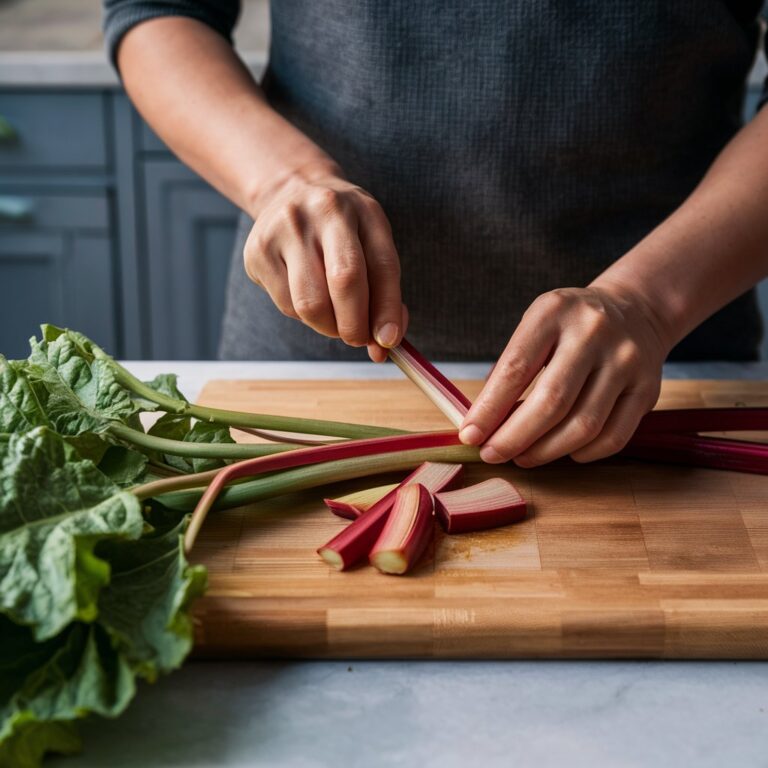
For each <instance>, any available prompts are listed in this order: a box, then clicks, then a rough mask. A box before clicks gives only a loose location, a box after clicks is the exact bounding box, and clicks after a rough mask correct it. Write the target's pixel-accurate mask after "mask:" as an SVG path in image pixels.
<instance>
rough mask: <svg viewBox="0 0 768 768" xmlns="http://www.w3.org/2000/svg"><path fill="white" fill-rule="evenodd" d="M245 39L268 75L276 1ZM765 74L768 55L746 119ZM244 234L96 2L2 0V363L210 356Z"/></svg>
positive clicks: (260, 8) (253, 21)
mask: <svg viewBox="0 0 768 768" xmlns="http://www.w3.org/2000/svg"><path fill="white" fill-rule="evenodd" d="M235 40H236V45H237V48H238V50H239V51H240V53H241V55H242V56H243V58H244V59H245V61H246V63H247V64H248V66H249V67H251V69H252V70H253V71H254V73H255V74H256V75H257V76H258V75H259V74H260V72H261V71H262V69H263V66H264V63H265V60H266V52H267V47H268V40H269V11H268V3H267V0H244V3H243V14H242V17H241V20H240V23H239V25H238V28H237V30H236V36H235ZM765 75H766V64H765V60H764V57H763V56H762V54H761V55H760V57H759V59H758V61H757V62H756V65H755V69H754V71H753V73H752V76H751V77H750V84H749V89H748V93H747V98H746V101H745V108H744V113H745V117H746V118H749V117H750V116H751V115H753V114H754V110H755V104H756V101H757V97H758V93H759V90H760V83H761V82H762V80H763V78H764V77H765ZM236 223H237V211H236V209H235V207H234V206H233V205H232V204H231V203H229V202H227V201H226V200H225V199H224V198H222V197H221V196H220V195H219V194H218V193H217V192H215V191H214V190H212V189H211V188H210V187H209V186H208V185H207V184H205V182H203V181H202V180H201V179H199V178H198V177H197V176H195V175H194V174H193V173H192V172H191V171H189V170H188V169H187V168H185V167H184V166H183V165H182V164H181V163H180V162H178V161H177V160H176V159H175V158H174V157H173V155H172V154H171V153H170V152H169V151H168V149H167V148H166V147H165V146H164V144H163V143H162V142H161V141H160V140H159V139H158V138H157V136H155V135H154V133H153V132H152V131H151V130H150V129H149V128H148V127H147V126H146V124H145V123H144V122H143V121H142V120H141V118H140V117H139V116H138V114H137V113H136V111H135V110H134V109H133V108H132V107H131V106H130V105H129V103H128V101H127V99H126V98H125V96H124V95H123V93H122V92H121V89H120V85H119V82H118V80H117V78H116V76H115V74H114V72H113V71H112V69H111V67H110V66H109V64H108V63H107V61H106V57H105V55H104V51H103V41H102V36H101V5H100V3H99V2H98V0H0V289H2V294H0V351H2V352H3V353H4V354H5V355H6V356H8V357H26V355H27V343H26V339H27V338H28V337H29V336H31V335H32V334H34V333H35V332H36V329H37V326H38V324H39V323H40V322H43V321H45V322H52V323H56V324H58V325H66V326H69V327H72V328H75V329H78V330H81V331H83V332H84V333H86V334H87V335H89V336H91V337H92V338H94V339H95V340H96V341H98V342H99V343H100V344H102V345H103V346H104V347H106V348H107V349H108V350H109V351H111V352H112V353H113V354H115V355H117V356H118V357H121V358H127V359H166V360H171V359H177V360H179V359H181V360H194V359H212V358H215V357H216V350H217V345H218V335H219V324H220V319H221V314H222V311H223V306H224V287H225V280H226V273H227V269H228V266H229V256H230V251H231V247H232V241H233V239H234V234H235V227H236ZM761 302H762V306H763V310H764V314H765V311H766V308H768V285H767V284H763V285H761ZM763 356H764V357H766V356H768V343H764V345H763Z"/></svg>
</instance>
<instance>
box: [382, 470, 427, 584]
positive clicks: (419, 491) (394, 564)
mask: <svg viewBox="0 0 768 768" xmlns="http://www.w3.org/2000/svg"><path fill="white" fill-rule="evenodd" d="M434 530H435V524H434V522H433V521H432V497H431V496H430V494H429V491H428V490H427V489H426V488H425V487H424V486H423V485H420V484H418V483H416V484H415V485H406V486H403V487H402V488H399V489H398V490H397V493H396V494H395V501H394V503H393V505H392V511H391V512H390V513H389V517H388V518H387V521H386V523H385V525H384V528H383V529H382V531H381V535H380V536H379V538H378V539H377V540H376V544H374V546H373V549H372V550H371V553H370V555H369V560H370V562H371V565H373V566H374V567H375V568H377V569H378V570H380V571H381V572H382V573H391V574H403V573H406V572H407V571H409V570H411V568H413V566H414V565H416V563H417V562H418V561H419V558H421V556H422V555H423V554H424V550H425V549H426V548H427V545H428V544H429V542H430V540H431V539H432V537H433V535H434Z"/></svg>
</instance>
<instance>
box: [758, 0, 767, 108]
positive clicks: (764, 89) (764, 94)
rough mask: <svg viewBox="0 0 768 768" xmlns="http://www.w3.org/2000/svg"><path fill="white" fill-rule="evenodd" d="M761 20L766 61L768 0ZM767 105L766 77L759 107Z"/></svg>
mask: <svg viewBox="0 0 768 768" xmlns="http://www.w3.org/2000/svg"><path fill="white" fill-rule="evenodd" d="M761 16H762V18H763V46H764V50H765V58H766V59H768V29H767V28H768V0H766V2H765V4H764V5H763V12H762V14H761ZM766 104H768V76H766V78H765V82H764V83H763V94H762V96H761V97H760V102H759V107H764V106H765V105H766Z"/></svg>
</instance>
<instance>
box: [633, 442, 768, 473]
mask: <svg viewBox="0 0 768 768" xmlns="http://www.w3.org/2000/svg"><path fill="white" fill-rule="evenodd" d="M621 454H622V455H623V456H628V457H630V458H633V459H646V460H649V461H653V462H663V463H669V464H687V465H689V466H694V467H707V468H709V469H724V470H730V471H732V472H748V473H751V474H756V475H768V445H765V444H763V443H752V442H748V441H744V440H729V439H727V438H723V437H701V436H699V435H684V434H680V435H677V434H665V433H659V434H654V435H638V436H636V437H633V438H632V439H631V440H630V441H629V444H628V445H627V446H626V447H625V448H624V449H623V450H622V451H621Z"/></svg>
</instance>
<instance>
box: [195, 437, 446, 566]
mask: <svg viewBox="0 0 768 768" xmlns="http://www.w3.org/2000/svg"><path fill="white" fill-rule="evenodd" d="M452 445H461V442H460V441H459V436H458V435H457V434H456V432H422V433H416V434H407V435H392V436H390V437H372V438H368V439H365V440H345V441H344V442H341V443H332V444H331V445H320V446H313V447H310V448H298V449H297V450H295V451H286V452H285V453H277V454H272V455H271V456H261V457H259V458H258V459H248V460H246V461H239V462H236V463H235V464H230V465H229V466H227V467H224V469H222V470H221V471H220V472H219V473H218V474H217V475H216V477H215V478H214V480H213V481H212V482H211V484H210V485H209V486H208V487H207V488H206V489H205V492H204V493H203V495H202V496H201V497H200V501H199V502H198V503H197V506H196V507H195V511H194V512H193V513H192V517H191V519H190V521H189V527H188V528H187V531H186V534H185V536H184V547H185V549H186V551H187V552H189V551H190V550H191V549H192V546H193V545H194V543H195V539H196V538H197V534H198V533H199V531H200V528H201V527H202V525H203V522H204V521H205V518H206V516H207V514H208V511H209V510H210V508H211V507H212V506H213V503H214V502H215V501H216V498H217V496H218V495H219V494H220V493H221V491H222V490H223V489H224V488H225V487H226V486H227V485H229V484H230V483H231V482H233V481H235V480H240V479H241V478H245V477H255V476H257V475H261V474H263V473H265V472H277V471H279V470H281V469H289V468H291V467H304V466H307V465H308V464H320V463H323V462H328V461H336V460H339V459H351V458H356V457H361V456H372V455H377V454H386V453H400V452H403V451H413V450H419V449H424V448H443V447H447V446H452ZM366 554H367V553H366Z"/></svg>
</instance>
